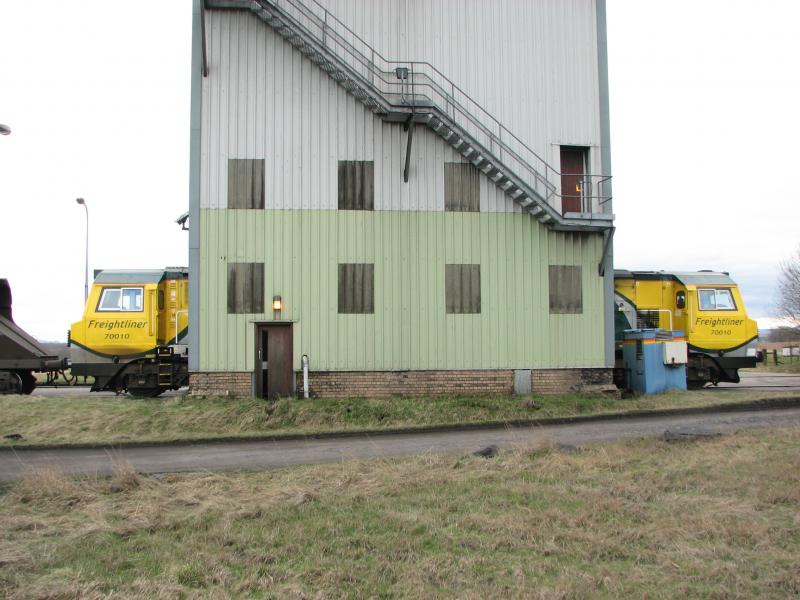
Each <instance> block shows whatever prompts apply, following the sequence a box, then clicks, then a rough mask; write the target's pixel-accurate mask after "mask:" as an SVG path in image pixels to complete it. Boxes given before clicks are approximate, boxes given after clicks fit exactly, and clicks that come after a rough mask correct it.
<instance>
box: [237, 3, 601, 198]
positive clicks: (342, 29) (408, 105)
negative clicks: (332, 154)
mask: <svg viewBox="0 0 800 600" xmlns="http://www.w3.org/2000/svg"><path fill="white" fill-rule="evenodd" d="M252 2H253V3H254V4H255V5H258V6H261V7H267V8H269V7H270V6H275V7H278V8H280V9H282V10H283V12H284V13H286V14H287V15H288V16H290V17H292V18H293V19H294V20H295V21H296V22H297V24H298V25H300V26H302V27H304V28H305V30H306V32H307V33H308V34H309V35H310V36H312V38H313V39H314V41H315V42H316V43H317V44H320V45H321V46H322V47H323V48H325V49H326V50H328V51H329V52H330V53H331V54H332V56H333V57H334V58H336V59H337V60H338V61H340V62H342V63H343V64H344V66H346V67H347V68H348V69H349V70H354V71H355V72H356V73H358V74H359V75H360V79H362V81H361V83H362V84H363V86H364V87H365V88H368V89H370V90H371V91H372V92H373V93H374V94H376V95H378V96H379V97H380V99H381V100H382V101H383V102H384V103H386V104H387V105H389V106H391V107H402V108H404V109H412V110H416V111H418V112H429V111H430V110H432V109H433V110H436V111H437V112H439V113H441V114H442V115H444V116H445V117H447V118H448V119H452V121H453V123H454V125H456V126H457V127H460V128H462V129H463V130H464V131H465V132H466V133H467V134H469V135H473V136H474V134H475V133H476V132H479V133H480V134H482V135H483V136H485V138H486V142H487V143H484V141H483V140H481V139H478V137H477V136H476V140H477V141H478V142H479V143H481V144H482V145H483V146H484V147H486V148H487V149H488V150H489V152H495V146H496V147H497V148H499V159H500V162H501V163H503V164H505V163H506V161H507V160H508V159H512V160H513V161H514V162H515V163H516V164H517V165H518V166H519V167H520V168H521V169H523V170H524V171H527V173H528V174H529V175H530V176H531V177H532V178H533V182H534V185H533V189H534V191H535V192H536V193H537V194H539V195H541V196H542V197H543V198H544V199H545V201H547V202H548V203H550V199H551V197H552V196H559V195H563V194H558V192H557V189H558V186H557V185H556V183H555V182H554V181H553V179H556V180H558V178H560V176H561V174H560V173H559V171H557V170H556V169H554V168H553V167H552V166H551V165H550V164H549V163H548V162H547V161H546V160H545V159H544V158H542V157H541V156H540V155H539V154H537V153H536V152H535V151H534V150H533V149H532V148H530V146H528V145H527V144H526V143H525V142H524V141H522V140H521V139H520V138H519V137H517V136H516V135H514V133H513V132H512V131H511V130H510V129H508V128H507V127H506V126H505V125H503V124H502V123H501V122H500V121H499V120H498V119H497V118H496V117H495V116H494V115H492V114H491V113H489V112H488V111H487V110H486V109H485V108H483V106H481V105H480V104H478V102H477V101H475V100H474V99H473V98H472V97H471V96H470V95H469V94H467V93H466V92H465V91H464V90H463V89H461V88H460V87H459V86H457V85H456V84H455V83H454V82H453V81H452V80H451V79H449V78H448V77H447V76H446V75H444V73H442V72H441V71H440V70H439V69H438V68H436V67H435V66H434V65H432V64H431V63H430V62H427V61H410V60H409V61H402V60H389V59H387V58H385V57H384V56H383V55H382V54H381V53H380V52H379V51H377V50H375V48H374V47H373V46H371V45H370V44H368V43H367V42H366V41H365V40H364V39H363V38H361V37H360V36H359V35H358V34H357V33H355V32H354V31H353V30H352V29H350V27H348V26H347V25H346V24H344V23H343V22H342V21H341V20H340V19H338V18H337V17H336V16H335V15H333V14H332V13H331V12H330V11H329V10H328V9H327V8H326V7H324V6H323V5H322V4H320V3H319V2H318V0H252ZM315 8H316V10H315ZM309 25H311V26H312V27H311V28H310V27H309ZM313 29H316V30H317V31H318V33H315V32H314V30H313ZM348 38H349V39H348ZM356 44H360V46H361V48H358V47H356ZM337 48H339V50H337ZM343 54H344V55H343ZM348 57H349V58H348ZM353 61H355V63H356V64H353ZM381 66H383V67H384V68H381ZM398 68H407V69H408V76H407V77H408V78H407V80H402V79H398V77H397V75H396V69H398ZM432 75H433V76H432ZM437 80H438V81H437ZM443 86H446V87H447V88H448V89H449V92H448V90H447V89H445V87H443ZM398 88H399V90H400V93H399V94H398V93H397V89H398ZM407 88H408V89H409V90H410V91H409V93H406V92H405V90H406V89H407ZM420 90H430V92H431V94H430V97H429V96H427V95H425V94H424V93H420ZM456 94H458V95H459V97H458V98H457V97H456ZM392 96H395V98H397V97H398V96H399V99H400V102H399V103H398V102H397V101H396V100H395V99H393V98H392ZM435 100H439V101H438V102H437V101H435ZM441 104H443V106H442V105H441ZM465 104H467V105H468V106H465ZM470 108H471V109H472V110H470ZM473 112H478V113H479V114H480V115H481V117H483V119H484V120H481V118H480V117H478V116H476V115H475V114H473ZM457 115H458V116H460V117H462V118H463V119H464V120H466V121H467V122H468V123H469V126H466V125H465V124H464V123H463V122H460V119H459V118H458V117H457ZM487 122H488V123H489V124H490V125H487V124H486V123H487ZM492 125H493V126H494V128H496V132H495V129H493V128H492ZM470 128H471V129H470ZM512 144H513V147H512ZM523 155H524V156H523ZM534 165H536V166H534ZM537 167H538V168H537ZM582 177H583V178H584V180H585V181H586V187H587V188H588V189H589V190H591V193H589V194H584V195H583V196H582V199H583V200H588V201H589V208H590V209H591V205H592V204H591V200H592V199H598V203H599V205H602V204H604V203H605V202H606V201H607V200H609V199H610V197H605V196H604V195H603V194H602V187H603V184H604V183H605V182H606V181H608V180H609V179H610V176H606V175H594V174H584V175H582ZM527 183H528V184H529V185H530V181H528V182H527ZM540 185H541V186H543V187H544V191H540V189H539V186H540ZM595 189H597V191H598V192H599V193H597V194H595V193H594V191H595ZM589 212H591V210H590V211H589Z"/></svg>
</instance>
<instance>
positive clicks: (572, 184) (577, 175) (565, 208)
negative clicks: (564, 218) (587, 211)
mask: <svg viewBox="0 0 800 600" xmlns="http://www.w3.org/2000/svg"><path fill="white" fill-rule="evenodd" d="M586 151H587V149H586V148H582V147H580V146H561V212H562V214H563V213H568V212H584V211H583V207H582V206H581V186H582V185H583V176H584V175H585V174H586V171H585V164H586Z"/></svg>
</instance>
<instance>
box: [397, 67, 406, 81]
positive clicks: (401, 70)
mask: <svg viewBox="0 0 800 600" xmlns="http://www.w3.org/2000/svg"><path fill="white" fill-rule="evenodd" d="M394 74H395V75H397V78H398V79H400V80H403V81H404V80H406V79H408V67H397V68H396V69H395V70H394Z"/></svg>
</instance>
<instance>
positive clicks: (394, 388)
mask: <svg viewBox="0 0 800 600" xmlns="http://www.w3.org/2000/svg"><path fill="white" fill-rule="evenodd" d="M296 377H297V380H296V381H297V390H302V388H303V374H302V372H298V373H296ZM612 379H613V378H612V370H611V369H604V368H595V369H533V370H532V371H531V387H532V391H533V393H534V394H543V395H548V394H550V395H552V394H566V393H570V392H580V391H581V390H582V389H584V388H585V387H586V386H593V385H610V384H611V383H612ZM189 386H190V390H191V394H192V395H194V396H251V395H252V393H253V389H252V373H250V372H249V371H244V372H229V373H226V372H210V373H191V374H190V375H189ZM309 388H310V392H311V396H312V397H315V398H358V397H364V398H391V397H397V396H467V395H469V396H498V395H510V394H513V393H514V370H513V369H480V370H464V371H315V372H311V373H310V374H309Z"/></svg>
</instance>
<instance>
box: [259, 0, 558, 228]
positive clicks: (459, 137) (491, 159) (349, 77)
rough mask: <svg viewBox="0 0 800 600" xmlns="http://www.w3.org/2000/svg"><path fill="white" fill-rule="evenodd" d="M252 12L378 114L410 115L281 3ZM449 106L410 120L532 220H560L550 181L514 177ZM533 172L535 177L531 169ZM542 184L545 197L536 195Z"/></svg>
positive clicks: (424, 109) (432, 106)
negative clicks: (552, 202) (443, 143)
mask: <svg viewBox="0 0 800 600" xmlns="http://www.w3.org/2000/svg"><path fill="white" fill-rule="evenodd" d="M293 4H294V2H288V3H287V5H293ZM300 4H303V3H300ZM250 10H251V12H252V13H254V14H255V15H256V16H258V18H259V19H261V20H262V21H264V22H265V23H267V24H269V26H270V27H272V28H273V30H274V31H275V33H277V34H278V35H280V36H281V37H283V38H284V39H285V40H286V41H287V42H288V43H290V44H291V45H292V46H294V47H295V48H297V49H298V50H299V51H300V52H301V53H302V54H303V55H305V56H307V57H309V60H311V62H313V63H314V64H316V65H318V66H319V68H320V69H322V70H323V71H324V72H326V73H328V75H329V76H330V77H331V78H332V79H333V80H334V81H336V82H337V83H338V84H339V85H340V86H341V87H343V88H345V89H346V90H347V91H348V93H350V94H351V95H352V96H353V97H354V98H356V99H357V100H358V101H359V102H361V103H362V104H363V105H364V106H366V107H367V108H368V109H369V110H371V111H372V112H373V113H375V114H376V115H377V116H379V117H380V118H382V119H388V120H389V121H390V122H393V123H399V122H403V121H405V118H406V117H407V116H408V107H407V106H403V107H401V106H399V104H400V102H399V99H400V97H399V94H396V93H387V94H384V93H383V92H381V91H376V90H375V89H373V87H372V86H371V84H368V83H364V82H365V81H366V80H365V79H364V78H363V77H364V76H363V73H361V71H360V68H359V67H358V66H357V65H356V63H352V61H351V59H350V58H349V56H348V55H347V54H341V50H340V49H338V48H334V47H331V46H328V45H327V44H326V41H325V39H324V33H320V32H319V31H318V30H316V29H313V28H311V27H307V26H306V23H305V22H295V20H294V17H289V16H287V14H289V13H287V12H286V10H287V9H286V8H284V7H283V3H282V2H280V1H279V0H258V1H253V2H251V3H250ZM345 50H346V48H345ZM445 102H447V99H446V98H445ZM448 107H450V104H447V105H445V106H438V105H437V103H435V102H431V101H430V100H426V102H425V103H424V105H421V112H416V113H415V116H414V118H415V120H416V122H417V123H424V124H425V125H427V126H428V127H429V128H430V129H432V130H433V131H434V133H436V135H438V136H439V137H440V138H442V139H443V140H444V141H446V142H447V143H448V144H449V145H450V146H451V147H452V148H453V149H454V150H455V151H456V152H458V153H459V154H460V155H461V156H463V157H464V158H465V159H467V161H468V164H472V165H474V166H475V168H477V169H478V170H479V171H480V172H481V173H483V174H485V175H486V177H488V178H489V179H490V180H491V181H492V183H494V184H495V185H496V186H497V187H499V188H500V190H501V191H503V192H504V193H505V194H507V195H508V196H509V197H510V198H511V199H512V200H513V201H514V202H515V203H517V204H519V205H520V206H521V207H522V208H524V209H526V211H527V212H529V213H530V214H531V215H532V216H533V217H534V218H536V219H538V220H539V221H540V222H542V223H550V222H555V221H558V222H560V221H559V217H558V216H556V213H554V212H553V210H552V209H551V208H550V206H549V205H548V204H547V202H548V198H549V196H550V195H551V193H552V190H551V188H550V183H548V182H547V181H544V180H542V179H538V180H536V181H527V180H522V179H519V178H517V177H516V176H515V175H514V173H513V172H512V171H509V170H508V169H506V168H505V167H504V166H503V164H502V161H501V160H499V159H498V158H497V154H496V152H495V150H496V149H497V146H494V147H486V148H484V146H483V144H482V143H480V142H475V141H474V140H473V139H472V138H471V137H470V133H469V131H470V129H469V127H465V123H471V124H476V123H477V124H478V126H479V127H480V121H476V120H475V117H474V116H472V115H467V116H463V115H461V116H459V115H458V114H457V113H455V112H454V113H453V115H452V116H448V115H447V113H446V112H445V111H446V110H447V109H448ZM461 119H464V120H465V122H464V123H461V122H460V120H461ZM500 147H501V148H506V146H505V145H504V144H502V143H500ZM501 152H502V150H501ZM533 174H534V176H536V177H539V175H538V174H537V173H536V172H535V171H534V172H533ZM543 181H544V194H542V193H540V192H541V190H542V182H543ZM534 198H535V199H536V200H534ZM540 202H541V203H542V204H540Z"/></svg>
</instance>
